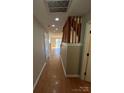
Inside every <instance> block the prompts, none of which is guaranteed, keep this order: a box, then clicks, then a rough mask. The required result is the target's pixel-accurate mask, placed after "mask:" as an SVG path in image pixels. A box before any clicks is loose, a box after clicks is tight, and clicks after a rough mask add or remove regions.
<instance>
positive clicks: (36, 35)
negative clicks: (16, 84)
mask: <svg viewBox="0 0 124 93" xmlns="http://www.w3.org/2000/svg"><path fill="white" fill-rule="evenodd" d="M44 32H45V30H44V29H43V27H42V26H41V24H40V23H39V22H38V21H37V20H36V18H35V17H34V18H33V85H34V84H35V83H36V80H37V78H38V76H39V74H40V72H41V69H42V67H43V65H44V63H45V62H46V51H45V36H44ZM27 43H28V42H27Z"/></svg>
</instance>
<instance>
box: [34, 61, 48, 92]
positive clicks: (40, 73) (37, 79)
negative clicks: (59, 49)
mask: <svg viewBox="0 0 124 93" xmlns="http://www.w3.org/2000/svg"><path fill="white" fill-rule="evenodd" d="M45 66H46V62H45V63H44V65H43V67H42V69H41V71H40V73H39V75H38V77H37V79H36V81H35V83H34V86H33V90H34V89H35V87H36V85H37V83H38V81H39V79H40V76H41V75H42V72H43V70H44V68H45Z"/></svg>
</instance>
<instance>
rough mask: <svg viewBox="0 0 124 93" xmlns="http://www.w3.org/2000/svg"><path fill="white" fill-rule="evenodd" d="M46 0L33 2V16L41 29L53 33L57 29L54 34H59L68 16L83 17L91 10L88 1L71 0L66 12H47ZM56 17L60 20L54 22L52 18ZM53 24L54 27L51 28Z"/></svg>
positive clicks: (34, 0)
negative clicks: (41, 26)
mask: <svg viewBox="0 0 124 93" xmlns="http://www.w3.org/2000/svg"><path fill="white" fill-rule="evenodd" d="M47 1H48V0H33V4H34V5H33V15H34V16H35V17H36V18H37V19H38V20H39V22H40V23H41V24H42V25H43V27H44V28H45V29H46V30H47V31H49V32H54V33H55V28H58V30H57V31H56V32H61V31H62V28H63V26H64V23H65V21H66V19H67V17H68V16H77V15H80V16H81V15H84V14H86V13H88V12H89V11H90V9H91V5H90V4H91V1H90V0H71V2H70V3H69V8H68V10H67V12H55V13H51V12H49V8H48V3H47ZM49 1H61V0H49ZM56 17H58V18H59V19H60V20H59V21H58V22H56V21H55V20H54V18H56ZM52 24H54V25H55V27H51V25H52Z"/></svg>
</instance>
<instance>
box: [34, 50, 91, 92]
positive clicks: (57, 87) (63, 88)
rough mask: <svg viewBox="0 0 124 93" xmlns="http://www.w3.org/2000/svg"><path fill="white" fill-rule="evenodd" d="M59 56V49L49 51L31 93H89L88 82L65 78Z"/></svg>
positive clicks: (89, 86) (89, 85)
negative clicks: (40, 74) (45, 62)
mask: <svg viewBox="0 0 124 93" xmlns="http://www.w3.org/2000/svg"><path fill="white" fill-rule="evenodd" d="M59 55H60V50H59V49H51V54H50V58H49V59H48V62H47V65H46V67H45V69H44V71H43V73H42V76H41V77H40V79H39V82H38V84H37V86H36V87H35V89H34V92H33V93H90V91H91V84H90V83H89V82H86V81H82V80H80V79H79V78H65V76H64V72H63V68H62V64H61V62H60V56H59Z"/></svg>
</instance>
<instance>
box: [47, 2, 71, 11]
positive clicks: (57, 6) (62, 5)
mask: <svg viewBox="0 0 124 93" xmlns="http://www.w3.org/2000/svg"><path fill="white" fill-rule="evenodd" d="M47 3H48V7H49V11H50V12H66V11H67V9H68V5H69V0H47Z"/></svg>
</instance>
